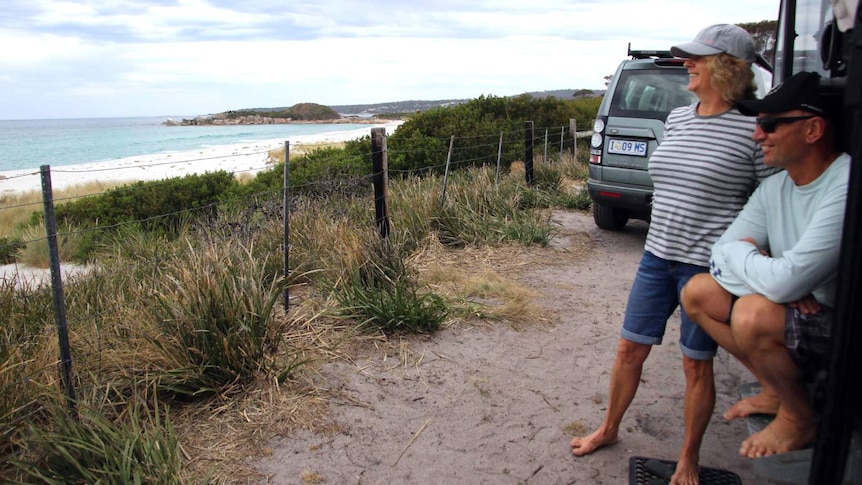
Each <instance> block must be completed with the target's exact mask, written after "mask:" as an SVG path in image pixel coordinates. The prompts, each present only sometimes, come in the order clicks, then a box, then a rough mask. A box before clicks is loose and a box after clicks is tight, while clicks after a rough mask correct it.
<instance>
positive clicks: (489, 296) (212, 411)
mask: <svg viewBox="0 0 862 485" xmlns="http://www.w3.org/2000/svg"><path fill="white" fill-rule="evenodd" d="M573 257H575V258H577V257H578V256H577V255H573V254H571V253H568V252H564V251H558V250H554V249H552V248H537V247H531V248H524V247H523V246H516V245H512V246H502V247H494V248H489V247H481V248H466V249H460V250H452V249H447V248H445V247H443V246H441V245H439V244H429V245H428V246H427V247H426V248H424V249H423V250H422V251H420V252H418V253H416V254H415V255H414V257H413V259H412V262H413V264H414V265H415V266H416V267H417V269H418V271H419V274H420V280H421V281H422V282H424V283H427V284H429V285H430V286H431V287H432V288H433V289H434V291H435V292H437V293H438V294H440V295H441V296H443V297H445V298H447V299H449V300H450V304H452V305H454V306H456V307H458V308H460V309H461V310H462V311H461V312H458V315H457V316H456V318H454V319H452V320H451V321H449V322H448V323H447V326H453V325H476V324H482V325H490V324H492V322H504V323H505V324H507V325H511V326H512V327H513V328H515V329H518V328H523V327H524V326H526V325H536V324H548V323H549V319H548V318H547V317H546V316H545V315H543V313H542V310H541V309H540V308H539V307H538V306H536V305H535V304H534V303H533V300H534V298H535V297H536V296H537V294H536V292H535V290H533V289H532V288H530V287H529V286H527V285H526V284H525V283H524V282H522V281H519V280H518V277H519V276H522V275H523V274H524V273H525V272H526V271H527V270H528V269H531V268H536V267H541V266H543V265H553V264H555V263H557V262H559V261H560V260H561V259H571V258H573ZM291 294H292V295H293V301H294V302H295V303H292V306H291V310H290V315H288V316H283V317H280V318H286V319H287V320H288V322H287V324H286V327H287V328H289V329H290V330H289V331H288V332H287V333H286V334H285V341H286V345H283V348H286V349H291V352H294V353H295V355H283V356H282V357H283V358H285V359H288V358H295V357H297V356H298V357H300V358H302V359H307V360H308V362H309V363H308V364H307V365H306V366H304V367H303V368H302V369H301V370H300V371H299V372H297V373H296V374H295V375H294V376H293V377H292V378H291V379H290V380H289V382H287V383H282V384H279V383H278V382H274V381H261V382H258V383H256V384H255V385H254V386H251V389H250V390H248V391H246V392H245V393H244V394H243V395H242V396H239V397H236V396H234V397H232V398H231V399H230V400H220V399H218V398H216V399H213V400H212V401H211V402H210V403H209V404H208V405H204V406H202V405H200V404H197V405H195V406H188V407H186V408H182V409H179V410H174V411H172V416H173V423H174V428H175V429H176V430H177V431H178V433H179V434H180V442H181V443H182V446H183V450H184V453H185V454H186V456H187V459H188V462H189V467H188V471H189V477H192V476H195V477H201V476H208V477H210V478H211V483H238V482H249V481H260V480H263V479H265V477H263V476H261V475H260V473H259V472H257V471H256V470H255V469H254V468H253V467H252V466H251V464H250V460H249V457H253V456H257V457H264V456H267V455H269V454H271V452H272V451H271V450H270V449H269V442H270V441H271V440H272V439H274V438H276V437H277V436H279V435H284V434H287V433H289V432H290V431H292V430H297V429H308V430H310V431H312V432H316V433H333V432H341V431H343V429H342V428H341V427H340V425H338V424H337V423H334V422H333V421H331V420H330V418H329V407H330V405H331V404H333V403H344V402H353V401H352V398H351V397H350V396H349V395H345V394H343V393H341V392H340V391H339V390H337V389H332V388H331V387H330V385H329V384H328V382H327V381H325V380H324V378H323V377H322V375H321V374H320V373H319V370H320V369H321V366H323V365H325V364H327V363H329V362H333V361H337V360H343V361H346V362H357V361H359V360H361V358H362V356H366V355H369V354H370V353H383V354H384V356H385V358H384V360H385V361H387V362H391V365H392V366H393V367H394V368H404V369H409V368H413V367H415V366H418V365H419V363H420V362H421V360H422V358H423V356H421V355H416V353H414V352H413V351H412V348H411V344H410V338H409V337H406V338H405V337H399V336H394V337H392V336H390V337H387V336H384V335H382V334H378V333H374V334H366V333H357V332H356V331H355V328H354V327H353V325H352V324H351V323H350V322H346V321H343V320H339V319H334V318H331V317H327V316H325V315H327V312H326V309H327V308H329V307H330V306H331V305H332V304H333V303H332V302H331V301H326V300H322V299H320V297H319V296H317V295H316V294H315V293H312V292H310V291H308V289H307V288H306V287H298V288H294V289H292V292H291ZM469 310H475V311H469ZM277 311H278V310H277ZM354 404H356V405H361V403H354ZM298 478H299V479H301V480H302V481H303V482H304V483H318V482H316V481H315V480H325V477H321V476H320V475H318V474H316V473H315V472H314V471H308V473H307V474H303V476H302V477H298Z"/></svg>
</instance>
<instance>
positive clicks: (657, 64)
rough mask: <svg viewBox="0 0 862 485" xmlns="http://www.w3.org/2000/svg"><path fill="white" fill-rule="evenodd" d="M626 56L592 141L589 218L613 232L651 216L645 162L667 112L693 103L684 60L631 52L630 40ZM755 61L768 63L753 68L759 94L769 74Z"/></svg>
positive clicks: (601, 109) (659, 53) (663, 53)
mask: <svg viewBox="0 0 862 485" xmlns="http://www.w3.org/2000/svg"><path fill="white" fill-rule="evenodd" d="M628 55H629V57H630V58H629V59H626V60H624V61H623V62H621V63H620V65H619V67H618V68H617V71H616V73H614V77H613V79H611V82H610V85H609V86H608V90H607V92H606V93H605V97H604V99H602V104H601V105H600V106H599V111H598V113H597V115H596V121H595V124H594V126H593V132H594V134H593V137H592V139H591V140H590V175H589V179H588V180H587V188H588V189H589V192H590V198H592V201H593V219H594V220H595V222H596V225H597V226H599V227H600V228H602V229H609V230H613V231H617V230H620V229H622V228H624V227H625V225H626V223H627V222H628V221H629V219H641V220H644V221H649V218H650V206H651V203H652V190H653V186H652V181H651V180H650V178H649V173H648V172H647V161H648V160H649V157H650V156H651V155H652V153H653V151H655V149H656V146H658V144H659V143H661V139H662V135H663V134H664V122H665V120H666V119H667V115H668V114H669V113H670V111H671V110H672V109H674V108H677V107H679V106H684V105H689V104H692V103H695V102H697V97H696V96H695V95H694V93H692V92H691V91H689V90H688V80H689V79H688V71H687V70H686V69H685V67H684V66H683V62H685V59H680V58H674V57H673V56H672V55H671V53H670V51H645V50H636V51H633V50H631V44H630V45H629V49H628ZM758 62H759V63H760V64H762V65H765V66H766V69H765V68H761V67H758V66H753V67H752V69H753V70H754V74H755V76H754V77H755V82H756V83H757V86H758V89H757V94H758V96H763V95H764V94H765V93H766V91H767V89H766V88H767V86H770V85H771V82H772V78H771V74H770V72H769V71H768V70H767V69H769V66H768V64H767V63H766V62H765V61H764V60H763V58H762V57H759V59H758Z"/></svg>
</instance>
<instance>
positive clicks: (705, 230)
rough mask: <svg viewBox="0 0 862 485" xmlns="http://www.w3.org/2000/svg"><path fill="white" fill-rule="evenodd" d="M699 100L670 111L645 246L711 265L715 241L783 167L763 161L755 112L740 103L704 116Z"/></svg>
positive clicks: (652, 166) (657, 155)
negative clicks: (747, 111)
mask: <svg viewBox="0 0 862 485" xmlns="http://www.w3.org/2000/svg"><path fill="white" fill-rule="evenodd" d="M696 108H697V104H694V105H691V106H684V107H681V108H677V109H675V110H673V111H671V113H670V114H669V115H668V117H667V122H666V123H665V131H664V138H663V139H662V142H661V144H660V145H659V146H658V148H656V151H655V152H654V153H653V155H652V157H650V160H649V174H650V178H651V179H652V182H653V186H654V191H653V205H652V216H651V221H650V227H649V232H648V233H647V239H646V246H645V249H646V250H647V251H649V252H651V253H652V254H654V255H656V256H658V257H660V258H663V259H667V260H671V261H679V262H683V263H689V264H695V265H698V266H707V265H708V264H709V256H710V250H711V248H712V245H713V243H715V241H716V240H718V238H719V237H720V236H721V234H722V233H723V232H724V230H725V229H726V228H727V226H729V225H730V223H731V222H733V219H734V218H735V217H736V214H737V213H738V212H739V211H740V210H741V209H742V206H743V205H745V202H746V201H747V200H748V196H749V195H751V192H752V191H753V190H754V188H755V187H756V186H757V184H758V182H759V181H760V180H762V179H764V178H766V177H768V176H769V175H772V174H773V173H775V172H777V171H778V169H776V168H773V167H767V166H765V165H764V164H763V153H762V152H761V151H760V145H759V144H758V143H757V142H755V141H754V140H753V139H752V134H753V133H754V118H753V117H749V116H743V115H742V114H741V113H740V112H739V111H737V110H736V109H735V108H734V109H731V110H730V111H727V112H725V113H722V114H720V115H716V116H699V115H698V114H697V111H696Z"/></svg>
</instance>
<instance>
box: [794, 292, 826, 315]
mask: <svg viewBox="0 0 862 485" xmlns="http://www.w3.org/2000/svg"><path fill="white" fill-rule="evenodd" d="M787 306H789V307H790V308H794V309H796V310H799V313H801V314H803V315H817V314H818V313H820V303H817V299H816V298H814V295H808V296H806V297H805V298H803V299H801V300H797V301H793V302H790V303H788V304H787Z"/></svg>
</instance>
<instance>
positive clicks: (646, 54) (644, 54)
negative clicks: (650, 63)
mask: <svg viewBox="0 0 862 485" xmlns="http://www.w3.org/2000/svg"><path fill="white" fill-rule="evenodd" d="M628 52H629V56H630V57H631V58H632V59H649V58H650V57H657V58H659V59H669V58H672V57H673V54H671V53H670V51H669V50H665V51H655V50H653V51H647V50H636V51H633V50H632V43H631V42H629V48H628Z"/></svg>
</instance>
